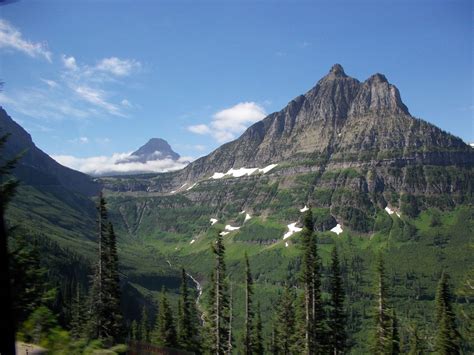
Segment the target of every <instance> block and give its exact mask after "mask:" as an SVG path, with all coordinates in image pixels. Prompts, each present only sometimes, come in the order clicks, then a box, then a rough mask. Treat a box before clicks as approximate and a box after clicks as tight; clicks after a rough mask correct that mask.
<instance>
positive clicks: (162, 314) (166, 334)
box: [152, 287, 177, 348]
mask: <svg viewBox="0 0 474 355" xmlns="http://www.w3.org/2000/svg"><path fill="white" fill-rule="evenodd" d="M152 341H153V342H154V343H156V344H159V345H162V346H166V347H169V348H175V347H176V346H177V338H176V328H175V325H174V318H173V311H172V310H171V307H170V304H169V302H168V297H167V295H166V288H165V287H163V289H162V290H161V298H160V305H159V308H158V317H157V321H156V326H155V330H154V336H153V339H152Z"/></svg>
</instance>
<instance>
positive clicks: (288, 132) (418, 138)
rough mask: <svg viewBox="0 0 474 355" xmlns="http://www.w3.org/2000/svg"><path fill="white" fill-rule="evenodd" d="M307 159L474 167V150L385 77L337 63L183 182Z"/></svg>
mask: <svg viewBox="0 0 474 355" xmlns="http://www.w3.org/2000/svg"><path fill="white" fill-rule="evenodd" d="M308 159H309V160H311V159H313V160H318V159H322V160H324V161H325V162H326V163H327V164H333V165H337V164H344V165H351V166H354V165H361V164H365V165H367V164H377V163H379V162H385V163H387V161H388V160H390V161H396V160H397V161H398V163H400V162H401V161H400V159H401V160H403V162H404V163H405V164H409V163H410V162H413V160H416V161H417V162H419V163H424V164H439V165H451V164H464V165H465V164H474V157H473V154H472V149H470V147H469V146H467V145H466V144H465V143H464V142H463V141H462V140H461V139H459V138H457V137H454V136H452V135H450V134H448V133H446V132H443V131H442V130H440V129H439V128H437V127H435V126H433V125H431V124H429V123H427V122H424V121H421V120H419V119H416V118H414V117H412V116H411V115H410V113H409V111H408V108H407V107H406V106H405V105H404V104H403V102H402V100H401V97H400V93H399V91H398V89H397V88H396V87H395V86H394V85H392V84H390V83H389V82H388V81H387V79H386V78H385V76H384V75H382V74H375V75H373V76H371V77H370V78H369V79H367V80H366V81H365V82H363V83H361V82H359V81H358V80H357V79H354V78H351V77H349V76H348V75H346V74H345V72H344V70H343V68H342V66H341V65H339V64H336V65H334V66H333V67H332V68H331V70H330V71H329V73H328V74H327V75H326V76H325V77H323V78H322V79H321V80H320V81H319V82H318V83H317V85H316V86H315V87H314V88H312V89H311V90H309V91H308V92H307V93H306V94H305V95H301V96H298V97H297V98H295V99H294V100H292V101H291V102H290V103H289V104H288V105H287V106H286V107H285V108H284V109H283V110H281V111H279V112H276V113H272V114H271V115H269V116H268V117H266V118H265V119H263V120H262V121H260V122H257V123H256V124H254V125H252V126H251V127H249V128H248V129H247V130H246V131H245V132H244V133H243V134H242V136H241V137H240V138H238V139H237V140H235V141H233V142H230V143H227V144H225V145H223V146H221V147H220V148H218V149H216V150H215V151H214V152H212V153H211V154H209V155H208V156H206V157H203V158H201V159H198V160H197V161H195V162H193V163H192V164H190V165H189V166H188V167H186V168H185V169H184V170H183V171H182V173H181V174H180V176H181V179H180V180H181V181H191V180H196V179H200V178H202V177H205V176H206V175H212V173H213V172H216V171H227V170H228V169H230V168H240V167H263V166H265V165H268V164H271V163H281V162H284V161H291V162H296V161H302V160H308Z"/></svg>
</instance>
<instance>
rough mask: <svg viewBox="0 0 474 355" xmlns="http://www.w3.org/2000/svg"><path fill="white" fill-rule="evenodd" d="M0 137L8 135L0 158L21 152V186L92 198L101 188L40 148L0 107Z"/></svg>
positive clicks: (84, 175)
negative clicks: (51, 188)
mask: <svg viewBox="0 0 474 355" xmlns="http://www.w3.org/2000/svg"><path fill="white" fill-rule="evenodd" d="M0 134H1V135H3V134H10V137H9V138H8V140H7V142H6V145H5V148H4V149H5V150H4V151H3V152H2V155H3V156H4V157H5V158H12V157H15V156H17V155H18V154H20V153H23V154H22V156H21V158H20V159H19V161H18V163H17V165H16V168H15V175H16V176H17V178H19V179H20V180H21V181H22V182H23V183H27V184H32V185H38V184H43V185H48V186H55V185H56V186H61V187H64V188H66V189H68V190H70V191H73V192H75V193H80V194H82V195H85V196H95V195H97V194H98V193H99V191H100V188H101V187H100V185H99V184H98V183H97V182H96V181H94V180H93V179H92V178H91V177H90V176H89V175H87V174H84V173H81V172H79V171H76V170H74V169H70V168H68V167H65V166H63V165H61V164H59V163H58V162H56V161H55V160H54V159H53V158H51V157H50V156H49V155H48V154H46V153H45V152H43V151H42V150H41V149H39V148H38V147H37V146H36V145H35V143H34V142H33V140H32V138H31V135H30V134H29V133H28V132H27V131H26V130H25V129H24V128H23V127H21V126H20V125H19V124H18V123H16V122H15V121H14V120H13V119H12V118H11V117H10V116H9V115H8V113H7V112H6V111H5V109H4V108H3V107H1V106H0Z"/></svg>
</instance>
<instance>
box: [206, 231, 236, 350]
mask: <svg viewBox="0 0 474 355" xmlns="http://www.w3.org/2000/svg"><path fill="white" fill-rule="evenodd" d="M211 249H212V252H213V254H214V256H215V266H214V270H213V272H212V274H211V283H210V288H209V291H210V293H209V304H208V311H207V313H206V329H207V332H208V333H209V334H208V339H207V340H208V342H207V343H208V344H207V347H208V351H209V352H210V353H214V354H218V355H220V354H225V353H227V346H228V342H229V332H230V329H229V322H230V310H229V294H228V286H227V280H226V265H225V247H224V243H223V241H222V236H221V235H220V234H219V233H218V234H217V237H216V241H215V243H214V244H213V245H212V246H211Z"/></svg>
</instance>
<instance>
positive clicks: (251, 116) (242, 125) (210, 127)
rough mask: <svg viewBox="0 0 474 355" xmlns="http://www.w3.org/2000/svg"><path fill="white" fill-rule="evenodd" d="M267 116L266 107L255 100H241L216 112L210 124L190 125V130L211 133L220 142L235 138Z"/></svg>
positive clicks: (198, 132)
mask: <svg viewBox="0 0 474 355" xmlns="http://www.w3.org/2000/svg"><path fill="white" fill-rule="evenodd" d="M265 116H267V113H266V112H265V109H264V108H263V107H262V106H261V105H259V104H257V103H255V102H241V103H238V104H237V105H234V106H232V107H229V108H226V109H224V110H221V111H219V112H216V113H215V114H214V115H213V116H212V121H211V122H210V123H209V124H197V125H192V126H188V131H190V132H192V133H196V134H201V135H210V136H212V137H213V138H214V139H215V140H217V141H218V142H219V143H225V142H228V141H230V140H232V139H235V138H236V137H237V136H238V135H239V134H241V133H242V132H243V131H244V130H245V129H246V128H247V127H248V126H249V125H251V124H252V123H255V122H258V121H260V120H261V119H263V118H264V117H265Z"/></svg>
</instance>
